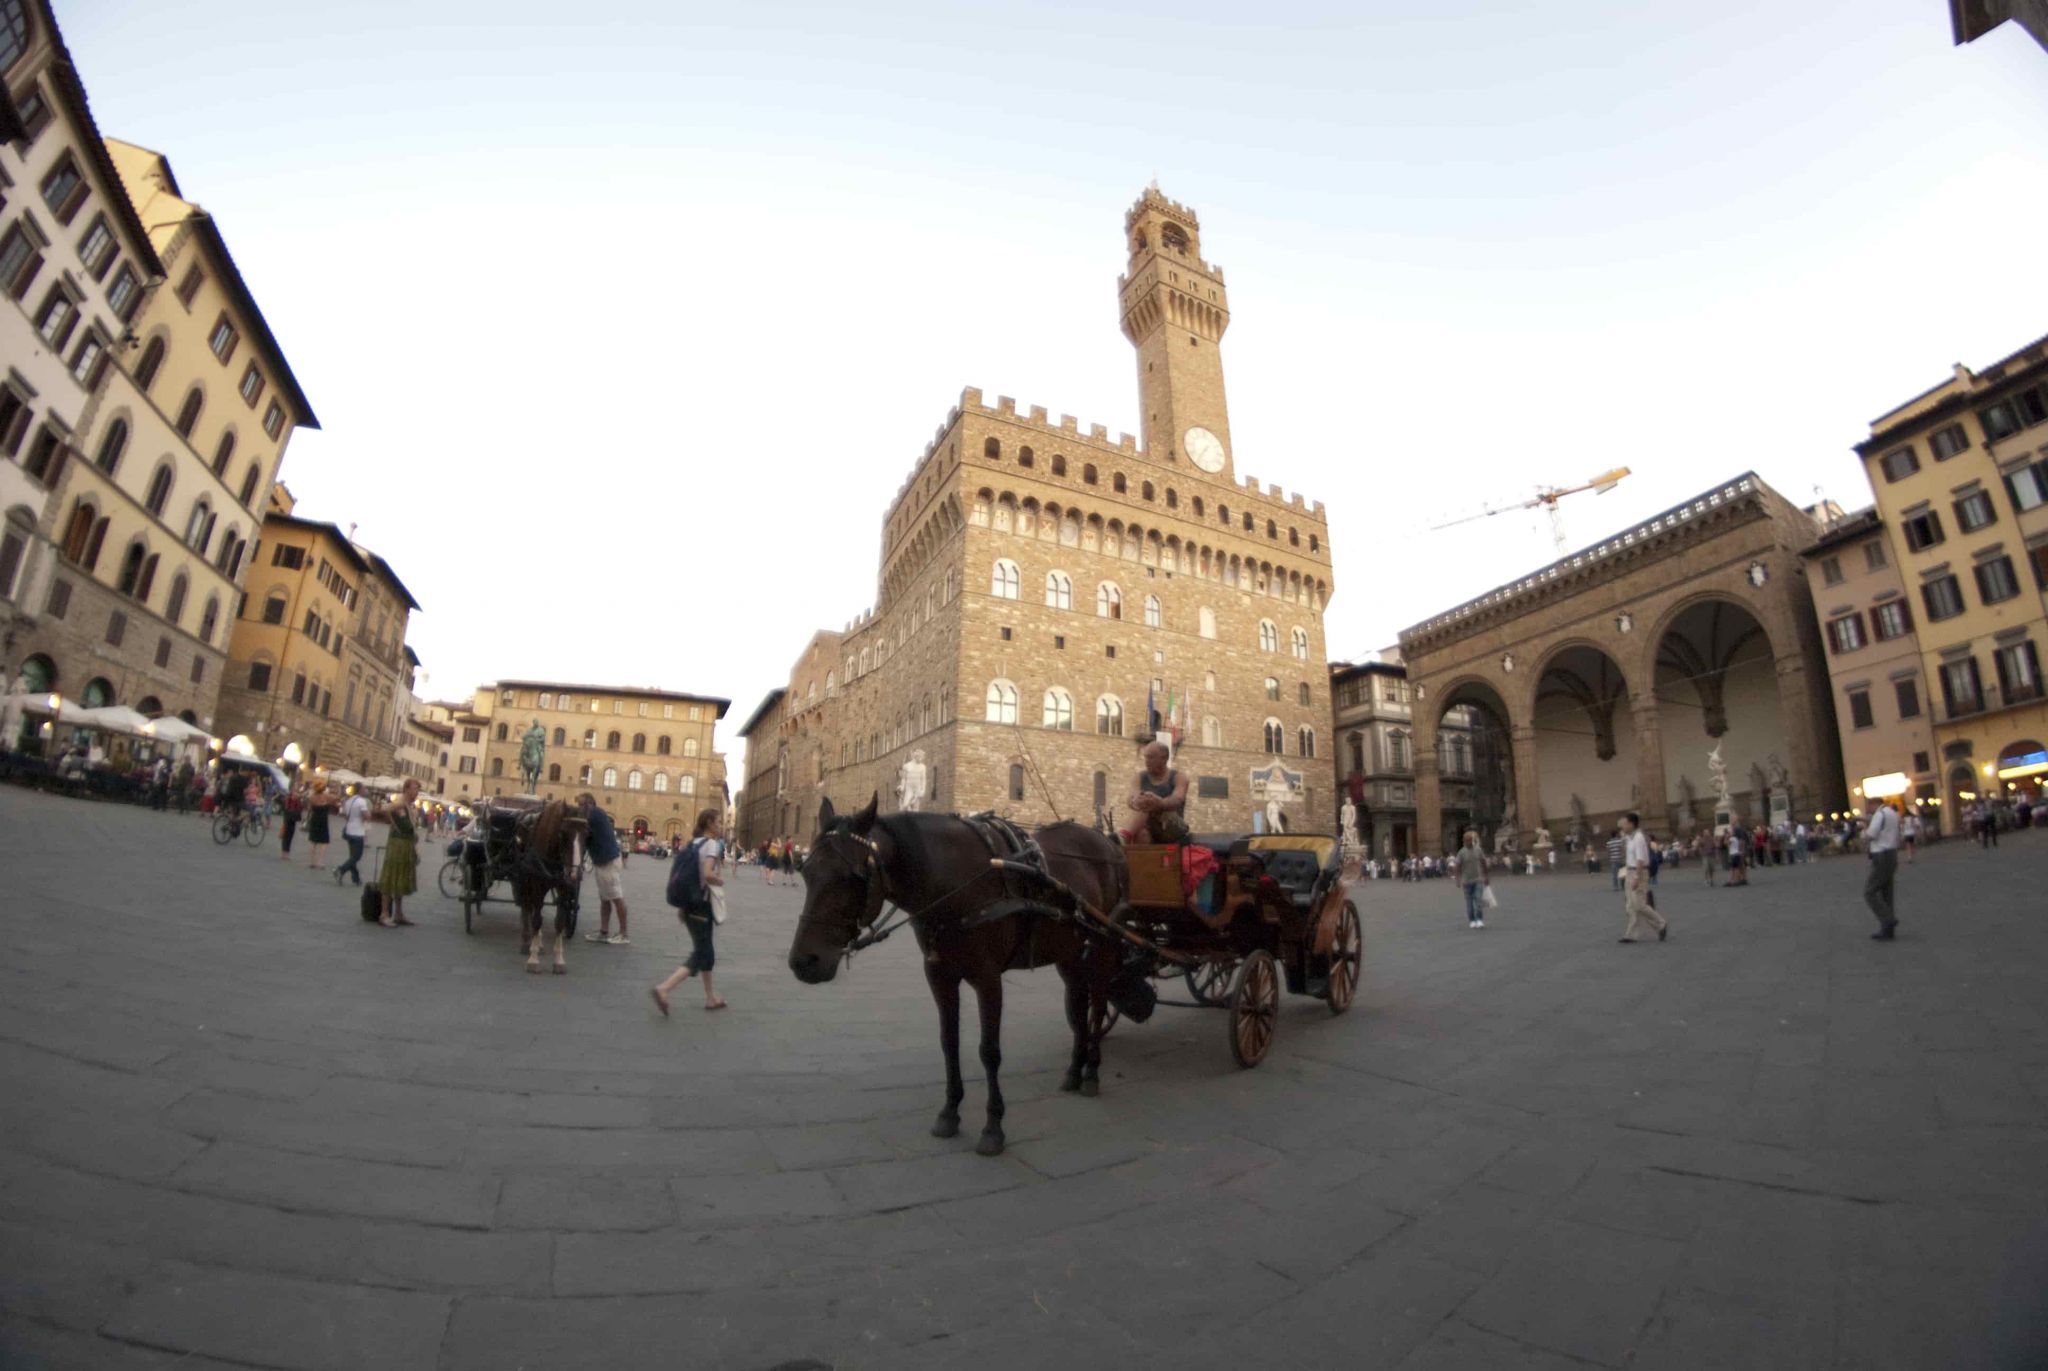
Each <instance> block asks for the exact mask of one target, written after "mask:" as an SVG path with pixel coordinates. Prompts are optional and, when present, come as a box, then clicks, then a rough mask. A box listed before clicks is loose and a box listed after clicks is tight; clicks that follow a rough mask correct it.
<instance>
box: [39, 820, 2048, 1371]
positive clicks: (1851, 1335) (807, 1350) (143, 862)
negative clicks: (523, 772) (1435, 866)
mask: <svg viewBox="0 0 2048 1371" xmlns="http://www.w3.org/2000/svg"><path fill="white" fill-rule="evenodd" d="M0 834H5V835H7V836H6V837H5V839H4V842H5V843H6V844H7V853H6V859H5V866H4V869H0V920H4V921H5V923H6V925H7V930H6V931H7V932H8V934H9V938H10V943H9V946H10V956H9V957H8V958H7V959H6V961H5V962H4V964H0V1092H4V1094H5V1097H6V1098H7V1100H8V1101H9V1107H8V1109H7V1110H6V1111H4V1113H0V1365H4V1366H6V1367H8V1368H9V1371H12V1368H13V1367H15V1366H17V1365H19V1366H33V1367H44V1366H48V1367H70V1366H81V1367H94V1368H101V1367H104V1368H111V1369H112V1371H128V1368H130V1367H160V1366H167V1365H173V1364H175V1365H178V1366H181V1367H191V1368H195V1369H196V1368H204V1367H208V1366H211V1365H216V1364H218V1365H234V1366H240V1367H245V1368H246V1367H259V1368H261V1367H272V1368H299V1367H328V1366H351V1367H353V1366H378V1367H380V1368H381V1367H387V1366H388V1367H399V1368H403V1367H410V1366H419V1367H435V1368H468V1367H490V1368H493V1371H496V1369H497V1368H500V1367H511V1366H520V1365H548V1366H557V1367H576V1366H593V1367H597V1366H601V1367H606V1368H614V1367H621V1366H634V1365H662V1366H682V1367H692V1366H705V1367H720V1368H737V1369H738V1371H750V1368H761V1371H766V1369H767V1368H771V1367H795V1366H801V1365H809V1366H813V1367H820V1368H832V1371H850V1369H852V1368H868V1367H874V1368H889V1369H890V1371H897V1369H898V1368H909V1369H910V1371H918V1369H919V1368H940V1367H943V1368H953V1367H959V1366H972V1367H976V1368H980V1369H982V1371H991V1369H994V1368H1008V1367H1012V1366H1015V1367H1020V1368H1022V1367H1029V1368H1032V1371H1037V1368H1041V1367H1044V1366H1046V1365H1049V1364H1060V1363H1065V1364H1067V1365H1070V1366H1072V1367H1075V1368H1077V1371H1078V1369H1079V1368H1087V1367H1093V1366H1113V1367H1116V1368H1118V1371H1130V1369H1131V1368H1137V1369H1138V1371H1145V1369H1147V1368H1151V1367H1154V1366H1158V1367H1167V1366H1171V1367H1173V1368H1175V1371H1184V1368H1202V1367H1210V1366H1216V1367H1226V1366H1227V1367H1232V1368H1235V1367H1239V1366H1243V1365H1247V1364H1250V1365H1270V1366H1276V1367H1303V1368H1317V1371H1322V1369H1323V1368H1328V1367H1333V1366H1344V1367H1347V1368H1350V1367H1359V1368H1368V1367H1406V1368H1408V1371H1434V1369H1435V1368H1492V1367H1520V1368H1529V1369H1530V1371H1555V1368H1558V1367H1561V1366H1575V1367H1585V1366H1608V1367H1617V1368H1620V1367H1627V1368H1631V1371H1635V1369H1636V1368H1646V1367H1673V1368H1692V1367H1701V1368H1708V1367H1712V1368H1721V1367H1745V1366H1757V1367H1769V1368H1778V1367H1786V1366H1797V1367H1800V1368H1802V1371H1805V1368H1809V1367H1811V1368H1816V1369H1818V1371H1849V1369H1850V1368H1861V1367H1892V1366H1897V1367H1916V1368H1917V1367H1927V1366H1940V1367H1943V1368H1945V1369H1946V1368H1949V1367H1975V1366H1983V1367H1999V1368H2010V1367H2025V1366H2031V1365H2036V1364H2048V1298H2044V1296H2043V1294H2042V1292H2043V1291H2044V1290H2048V1167H2043V1166H2042V1165H2041V1164H2040V1160H2039V1159H2040V1158H2041V1157H2042V1156H2043V1155H2048V1046H2044V1044H2048V996H2043V995H2042V994H2041V993H2040V987H2041V985H2042V984H2044V983H2048V974H2044V973H2048V921H2044V920H2042V919H2041V918H2040V917H2039V903H2040V898H2039V897H2040V890H2041V889H2042V888H2043V887H2044V885H2048V879H2044V878H2048V832H2043V833H2034V834H2026V835H2018V836H2015V837H2014V838H2012V839H2011V840H2009V841H2008V842H2006V843H2005V844H2004V845H2003V847H2002V848H2001V849H2000V850H1999V851H1998V852H1996V853H1980V852H1978V851H1977V850H1975V849H1970V848H1964V847H1962V846H1960V845H1955V844H1940V845H1936V846H1935V847H1933V848H1931V849H1929V850H1928V851H1926V852H1923V853H1922V854H1921V858H1920V860H1919V862H1917V863H1916V864H1914V865H1913V866H1910V867H1908V868H1906V869H1905V870H1904V871H1902V873H1901V877H1900V881H1901V884H1900V899H1901V908H1902V913H1903V917H1904V919H1905V924H1904V928H1905V933H1906V936H1905V937H1903V938H1902V939H1901V940H1900V941H1899V942H1897V943H1895V944H1889V945H1886V944H1874V943H1872V942H1870V940H1869V939H1868V937H1867V936H1866V934H1867V932H1868V915H1867V913H1866V912H1865V911H1864V910H1863V907H1862V903H1861V896H1860V876H1861V871H1860V867H1859V866H1858V864H1857V863H1856V862H1854V861H1847V860H1845V861H1824V862H1818V863H1814V864H1812V865H1809V866H1802V867H1798V868H1793V869H1771V870H1766V871H1762V872H1759V873H1758V877H1757V880H1756V883H1755V885H1754V886H1753V887H1752V888H1750V889H1749V890H1746V891H1726V890H1711V891H1710V890H1707V889H1705V888H1704V887H1703V886H1701V885H1700V884H1699V883H1698V882H1697V880H1696V878H1695V877H1691V876H1688V874H1687V873H1686V871H1685V870H1684V869H1683V868H1679V869H1677V870H1675V871H1673V872H1669V873H1667V874H1666V876H1665V878H1664V881H1663V884H1662V886H1661V888H1660V891H1659V899H1660V902H1661V903H1662V904H1663V905H1664V907H1665V910H1666V912H1667V913H1668V914H1669V915H1670V917H1671V918H1672V919H1673V921H1674V929H1675V935H1674V937H1673V940H1672V941H1671V942H1669V943H1666V944H1661V945H1644V946H1639V947H1634V948H1617V947H1616V946H1615V944H1614V942H1613V938H1614V937H1615V935H1616V933H1617V931H1618V928H1619V925H1620V922H1621V912H1620V908H1619V900H1618V897H1616V896H1615V895H1613V894H1612V892H1611V891H1609V890H1608V889H1607V887H1606V885H1605V884H1604V882H1603V880H1602V879H1600V878H1593V879H1587V878H1584V877H1582V876H1575V875H1570V874H1565V875H1555V876H1549V875H1546V876H1542V877H1537V878H1516V879H1513V880H1507V881H1503V882H1502V883H1501V884H1502V896H1503V907H1502V909H1501V911H1500V912H1499V914H1498V915H1497V916H1496V917H1495V918H1494V919H1491V920H1489V925H1488V927H1487V929H1486V930H1484V931H1483V932H1474V931H1472V930H1468V929H1467V928H1466V927H1465V926H1464V920H1463V919H1462V918H1461V917H1460V912H1461V911H1460V907H1459V901H1458V898H1457V895H1456V892H1455V891H1454V890H1453V889H1451V888H1450V887H1448V886H1446V885H1443V884H1437V883H1404V882H1366V883H1362V884H1361V886H1360V887H1359V889H1358V892H1357V897H1358V899H1359V902H1360V905H1361V907H1362V909H1363V910H1364V914H1365V932H1366V974H1365V979H1364V983H1363V987H1362V994H1361V996H1360V999H1359V1002H1358V1005H1357V1007H1356V1008H1355V1009H1354V1010H1353V1011H1352V1012H1351V1013H1350V1014H1348V1015H1345V1016H1342V1017H1332V1016H1331V1015H1330V1014H1329V1013H1328V1012H1327V1010H1326V1009H1325V1008H1324V1007H1323V1006H1321V1005H1320V1004H1318V1003H1316V1002H1314V1001H1311V1000H1305V999H1292V998H1290V999H1287V1000H1285V1001H1284V1002H1283V1004H1282V1010H1281V1015H1280V1019H1279V1025H1278V1028H1279V1032H1278V1038H1277V1041H1276V1043H1275V1046H1274V1049H1273V1052H1272V1053H1271V1055H1270V1056H1269V1057H1268V1059H1267V1061H1266V1062H1265V1064H1264V1065H1263V1066H1261V1067H1260V1068H1259V1069H1258V1070H1256V1071H1250V1072H1247V1071H1242V1070H1239V1069H1238V1068H1237V1067H1235V1065H1234V1064H1233V1063H1232V1062H1231V1061H1230V1060H1229V1057H1228V1054H1227V1052H1226V1051H1225V1049H1224V1042H1223V1034H1222V1024H1223V1019H1222V1017H1221V1016H1220V1015H1215V1014H1211V1013H1201V1012H1185V1011H1178V1010H1173V1009H1162V1010H1161V1011H1160V1012H1159V1013H1158V1014H1157V1015H1155V1016H1154V1018H1153V1019H1152V1021H1150V1022H1149V1023H1146V1024H1142V1025H1139V1024H1123V1025H1120V1026H1119V1027H1118V1029H1117V1032H1116V1033H1115V1034H1114V1035H1113V1036H1112V1038H1111V1039H1110V1040H1109V1042H1108V1043H1107V1044H1106V1045H1105V1055H1104V1075H1103V1079H1104V1090H1103V1093H1102V1095H1101V1096H1100V1097H1099V1098H1096V1099H1091V1100H1081V1099H1078V1098H1076V1097H1073V1096H1068V1095H1063V1094H1061V1093H1060V1092H1059V1091H1058V1089H1057V1085H1058V1080H1059V1074H1060V1072H1061V1070H1062V1069H1063V1067H1064V1065H1065V1062H1066V1057H1067V1051H1068V1037H1067V1030H1066V1026H1065V1022H1064V1016H1063V1013H1062V1008H1061V990H1060V986H1059V982H1058V979H1057V977H1056V976H1053V975H1051V974H1050V973H1039V974H1036V975H1021V974H1020V975H1013V976H1011V977H1009V978H1008V979H1007V982H1006V986H1005V998H1006V1002H1007V1011H1008V1012H1007V1018H1006V1023H1005V1034H1004V1055H1005V1075H1004V1085H1005V1091H1006V1094H1007V1096H1008V1100H1009V1114H1008V1118H1007V1120H1006V1128H1007V1130H1008V1133H1009V1138H1010V1143H1011V1146H1010V1151H1009V1154H1008V1155H1007V1156H1004V1157H1001V1158H996V1159H987V1158H981V1157H977V1156H975V1155H974V1154H973V1152H972V1146H973V1141H974V1137H975V1135H976V1134H977V1133H978V1131H979V1125H980V1118H981V1108H982V1100H983V1086H982V1082H981V1080H980V1078H979V1072H978V1070H977V1069H976V1064H975V1063H974V1062H972V1060H971V1059H970V1061H969V1062H968V1063H967V1065H968V1075H969V1080H968V1094H967V1099H966V1101H965V1104H964V1107H963V1111H962V1113H963V1129H962V1136H961V1137H960V1138H958V1139H953V1140H942V1139H935V1138H932V1137H931V1136H930V1135H929V1127H930V1124H931V1120H932V1117H933V1115H934V1113H935V1112H936V1110H937V1108H938V1104H939V1100H940V1097H941V1092H942V1088H943V1073H942V1071H941V1068H940V1063H939V1061H938V1054H937V1049H936V1034H935V1031H934V1020H933V1014H932V1009H931V1005H930V1001H929V996H928V993H927V991H926V988H925V986H924V984H923V977H922V969H921V967H920V965H919V963H918V961H917V958H916V956H915V953H914V951H913V950H912V949H911V948H910V947H909V945H908V944H907V943H902V942H900V940H899V942H897V943H891V944H888V945H886V946H885V947H883V948H880V949H877V950H876V951H874V952H871V953H869V954H867V955H865V956H863V957H862V958H861V959H860V960H859V961H858V962H857V963H856V964H855V965H854V966H853V967H852V968H851V969H849V970H848V971H847V972H846V973H845V974H844V975H842V976H841V977H840V978H839V980H838V981H837V982H835V983H834V984H832V985H829V986H823V987H804V986H800V985H798V984H797V983H796V982H795V981H794V980H793V979H792V978H791V977H790V976H789V975H788V972H787V970H786V967H785V965H784V960H783V959H784V955H785V952H786V949H787V945H788V942H789V939H790V935H791V932H792V929H793V926H794V920H795V916H796V913H797V910H798V907H799V900H800V893H799V892H798V891H796V890H792V889H788V888H769V887H764V886H762V885H761V884H759V882H758V881H757V880H756V879H755V878H754V877H753V875H752V873H743V874H742V876H741V877H740V879H739V880H738V881H737V882H735V884H734V886H733V898H732V907H733V920H732V922H731V923H729V924H728V925H727V926H726V927H725V928H724V929H723V930H721V935H720V961H721V965H720V973H721V974H720V988H721V990H722V991H723V992H724V993H725V995H726V997H727V998H728V999H729V1000H730V1001H731V1002H732V1006H733V1007H732V1009H731V1010H729V1011H727V1012H726V1013H723V1014H717V1015H706V1014H704V1013H702V1012H701V1011H695V1012H693V1011H691V1010H690V1009H689V1007H688V1002H687V996H686V997H684V998H683V999H682V1000H679V1001H678V1004H679V1008H678V1010H677V1012H676V1013H675V1015H674V1016H673V1017H671V1018H669V1019H663V1018H661V1017H660V1016H659V1015H658V1014H656V1013H654V1012H653V1010H652V1007H651V1005H650V1004H649V1001H648V999H647V996H646V989H647V986H648V985H649V984H650V983H651V982H652V981H654V980H655V979H656V978H658V977H660V976H662V975H665V974H666V973H667V972H668V970H669V969H670V968H671V967H673V965H674V964H675V963H676V962H677V961H678V960H680V958H681V956H682V955H683V951H684V943H685V939H684V938H683V937H682V935H681V932H680V930H679V929H678V928H677V927H676V925H675V922H674V920H673V919H672V918H668V917H666V913H665V911H664V910H663V909H662V904H661V893H660V883H661V880H662V877H663V874H664V872H663V868H662V865H661V864H659V863H654V862H647V861H635V862H632V863H630V864H629V866H628V869H627V873H626V882H627V891H628V896H629V899H630V900H631V902H632V907H633V909H634V910H635V911H636V913H637V915H638V917H637V918H636V919H635V922H634V925H633V932H634V942H633V945H631V946H629V947H619V948H611V947H606V948H602V949H600V948H597V947H595V946H592V945H588V944H584V943H580V942H579V943H578V944H577V945H576V947H575V949H574V950H573V951H572V953H571V955H570V962H571V971H570V974H569V975H567V976H564V977H552V976H548V977H529V976H526V975H524V974H523V972H522V971H521V970H520V963H519V959H518V956H517V952H516V935H515V933H514V932H513V925H512V917H511V914H510V911H509V909H507V908H505V907H503V906H495V905H494V906H490V907H488V908H487V909H486V913H485V918H484V919H483V921H482V923H481V924H480V926H479V928H478V930H477V931H476V932H475V933H473V934H471V933H465V932H464V931H463V930H462V926H461V920H460V917H459V911H458V910H457V909H456V908H455V907H454V906H453V905H451V904H448V903H446V902H444V901H442V900H440V899H439V897H438V896H437V895H435V894H432V893H430V892H423V893H422V895H421V896H420V897H419V898H418V900H417V902H416V903H417V908H416V909H415V911H414V917H415V918H418V919H419V920H420V925H419V927H417V928H414V929H408V930H383V929H379V928H376V927H375V926H373V925H364V924H363V923H362V922H361V920H360V919H358V918H357V917H356V915H355V911H354V901H353V892H352V890H341V889H338V888H336V887H335V885H334V884H333V882H332V881H331V879H327V878H324V877H322V876H321V875H319V874H318V873H313V872H310V871H308V870H306V869H305V867H304V866H303V865H300V864H298V863H296V862H294V863H284V862H279V861H278V860H277V859H276V853H275V850H274V849H256V850H249V849H243V848H239V847H238V848H236V849H233V850H227V849H221V848H218V847H216V846H215V845H214V844H213V843H212V842H211V840H210V838H208V836H207V835H206V833H205V832H204V826H203V825H202V824H201V823H199V822H198V821H197V820H192V819H181V818H179V817H178V816H173V815H156V814H152V813H149V812H147V811H143V810H134V809H128V808H124V807H116V806H106V805H95V804H91V803H86V802H77V801H69V800H63V799H57V798H53V797H48V796H37V795H31V794H26V793H23V792H18V791H14V790H8V789H0ZM108 853H118V854H120V858H119V860H112V861H110V860H108V859H107V856H106V854H108ZM137 869H142V870H147V871H148V872H149V873H150V887H149V888H150V898H149V899H148V900H146V901H138V900H137V899H136V898H135V894H134V877H133V872H134V871H135V870H137ZM968 1036H969V1038H970V1044H969V1046H970V1050H971V1046H972V1044H971V1039H972V1036H973V1035H972V1033H971V1032H970V1033H969V1035H968Z"/></svg>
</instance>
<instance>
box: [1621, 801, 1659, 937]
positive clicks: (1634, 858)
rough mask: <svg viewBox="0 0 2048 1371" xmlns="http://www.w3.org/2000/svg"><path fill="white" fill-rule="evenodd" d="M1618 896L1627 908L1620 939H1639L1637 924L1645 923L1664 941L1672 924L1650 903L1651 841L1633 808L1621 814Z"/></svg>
mask: <svg viewBox="0 0 2048 1371" xmlns="http://www.w3.org/2000/svg"><path fill="white" fill-rule="evenodd" d="M1621 851H1622V858H1621V868H1622V882H1621V898H1622V907H1623V908H1625V909H1626V910H1628V927H1627V928H1625V929H1624V930H1622V935H1621V937H1620V939H1619V941H1621V942H1625V943H1634V942H1641V941H1642V939H1640V938H1638V937H1636V925H1637V924H1639V923H1646V924H1648V925H1649V926H1650V927H1652V928H1654V929H1656V930H1657V941H1658V942H1660V943H1661V942H1663V941H1664V939H1665V938H1666V937H1667V936H1668V935H1669V934H1670V932H1671V925H1670V924H1668V923H1666V922H1665V920H1664V916H1663V915H1662V914H1659V913H1658V912H1657V911H1656V910H1655V909H1654V908H1653V907H1651V904H1650V893H1649V892H1650V840H1649V839H1648V838H1647V837H1645V836H1643V820H1642V816H1641V815H1639V814H1637V813H1636V812H1635V811H1634V810H1630V811H1629V812H1628V813H1626V814H1624V815H1622V816H1621Z"/></svg>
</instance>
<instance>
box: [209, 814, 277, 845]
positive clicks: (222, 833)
mask: <svg viewBox="0 0 2048 1371" xmlns="http://www.w3.org/2000/svg"><path fill="white" fill-rule="evenodd" d="M269 828H270V820H269V818H268V817H267V816H265V815H261V814H256V815H252V814H249V813H247V812H246V811H244V810H240V809H231V810H227V811H225V812H223V813H220V814H216V815H214V816H213V840H214V841H215V842H216V843H219V844H221V845H222V846H225V845H227V844H228V843H231V842H233V841H234V840H235V839H236V838H237V837H238V836H239V837H240V838H241V840H242V841H243V842H245V843H247V844H248V845H249V846H251V847H261V846H262V845H263V839H264V836H265V835H266V833H267V832H268V830H269Z"/></svg>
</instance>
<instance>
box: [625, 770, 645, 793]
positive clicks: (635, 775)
mask: <svg viewBox="0 0 2048 1371" xmlns="http://www.w3.org/2000/svg"><path fill="white" fill-rule="evenodd" d="M642 784H643V781H642V778H641V775H640V769H639V768H638V767H635V768H633V770H631V771H629V772H627V773H626V789H628V790H638V789H640V787H641V785H642Z"/></svg>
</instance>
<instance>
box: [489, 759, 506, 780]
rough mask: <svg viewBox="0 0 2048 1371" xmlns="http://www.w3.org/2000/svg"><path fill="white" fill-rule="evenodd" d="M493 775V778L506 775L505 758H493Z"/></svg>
mask: <svg viewBox="0 0 2048 1371" xmlns="http://www.w3.org/2000/svg"><path fill="white" fill-rule="evenodd" d="M491 774H492V775H493V776H502V775H504V774H505V759H504V758H503V757H493V758H491Z"/></svg>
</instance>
